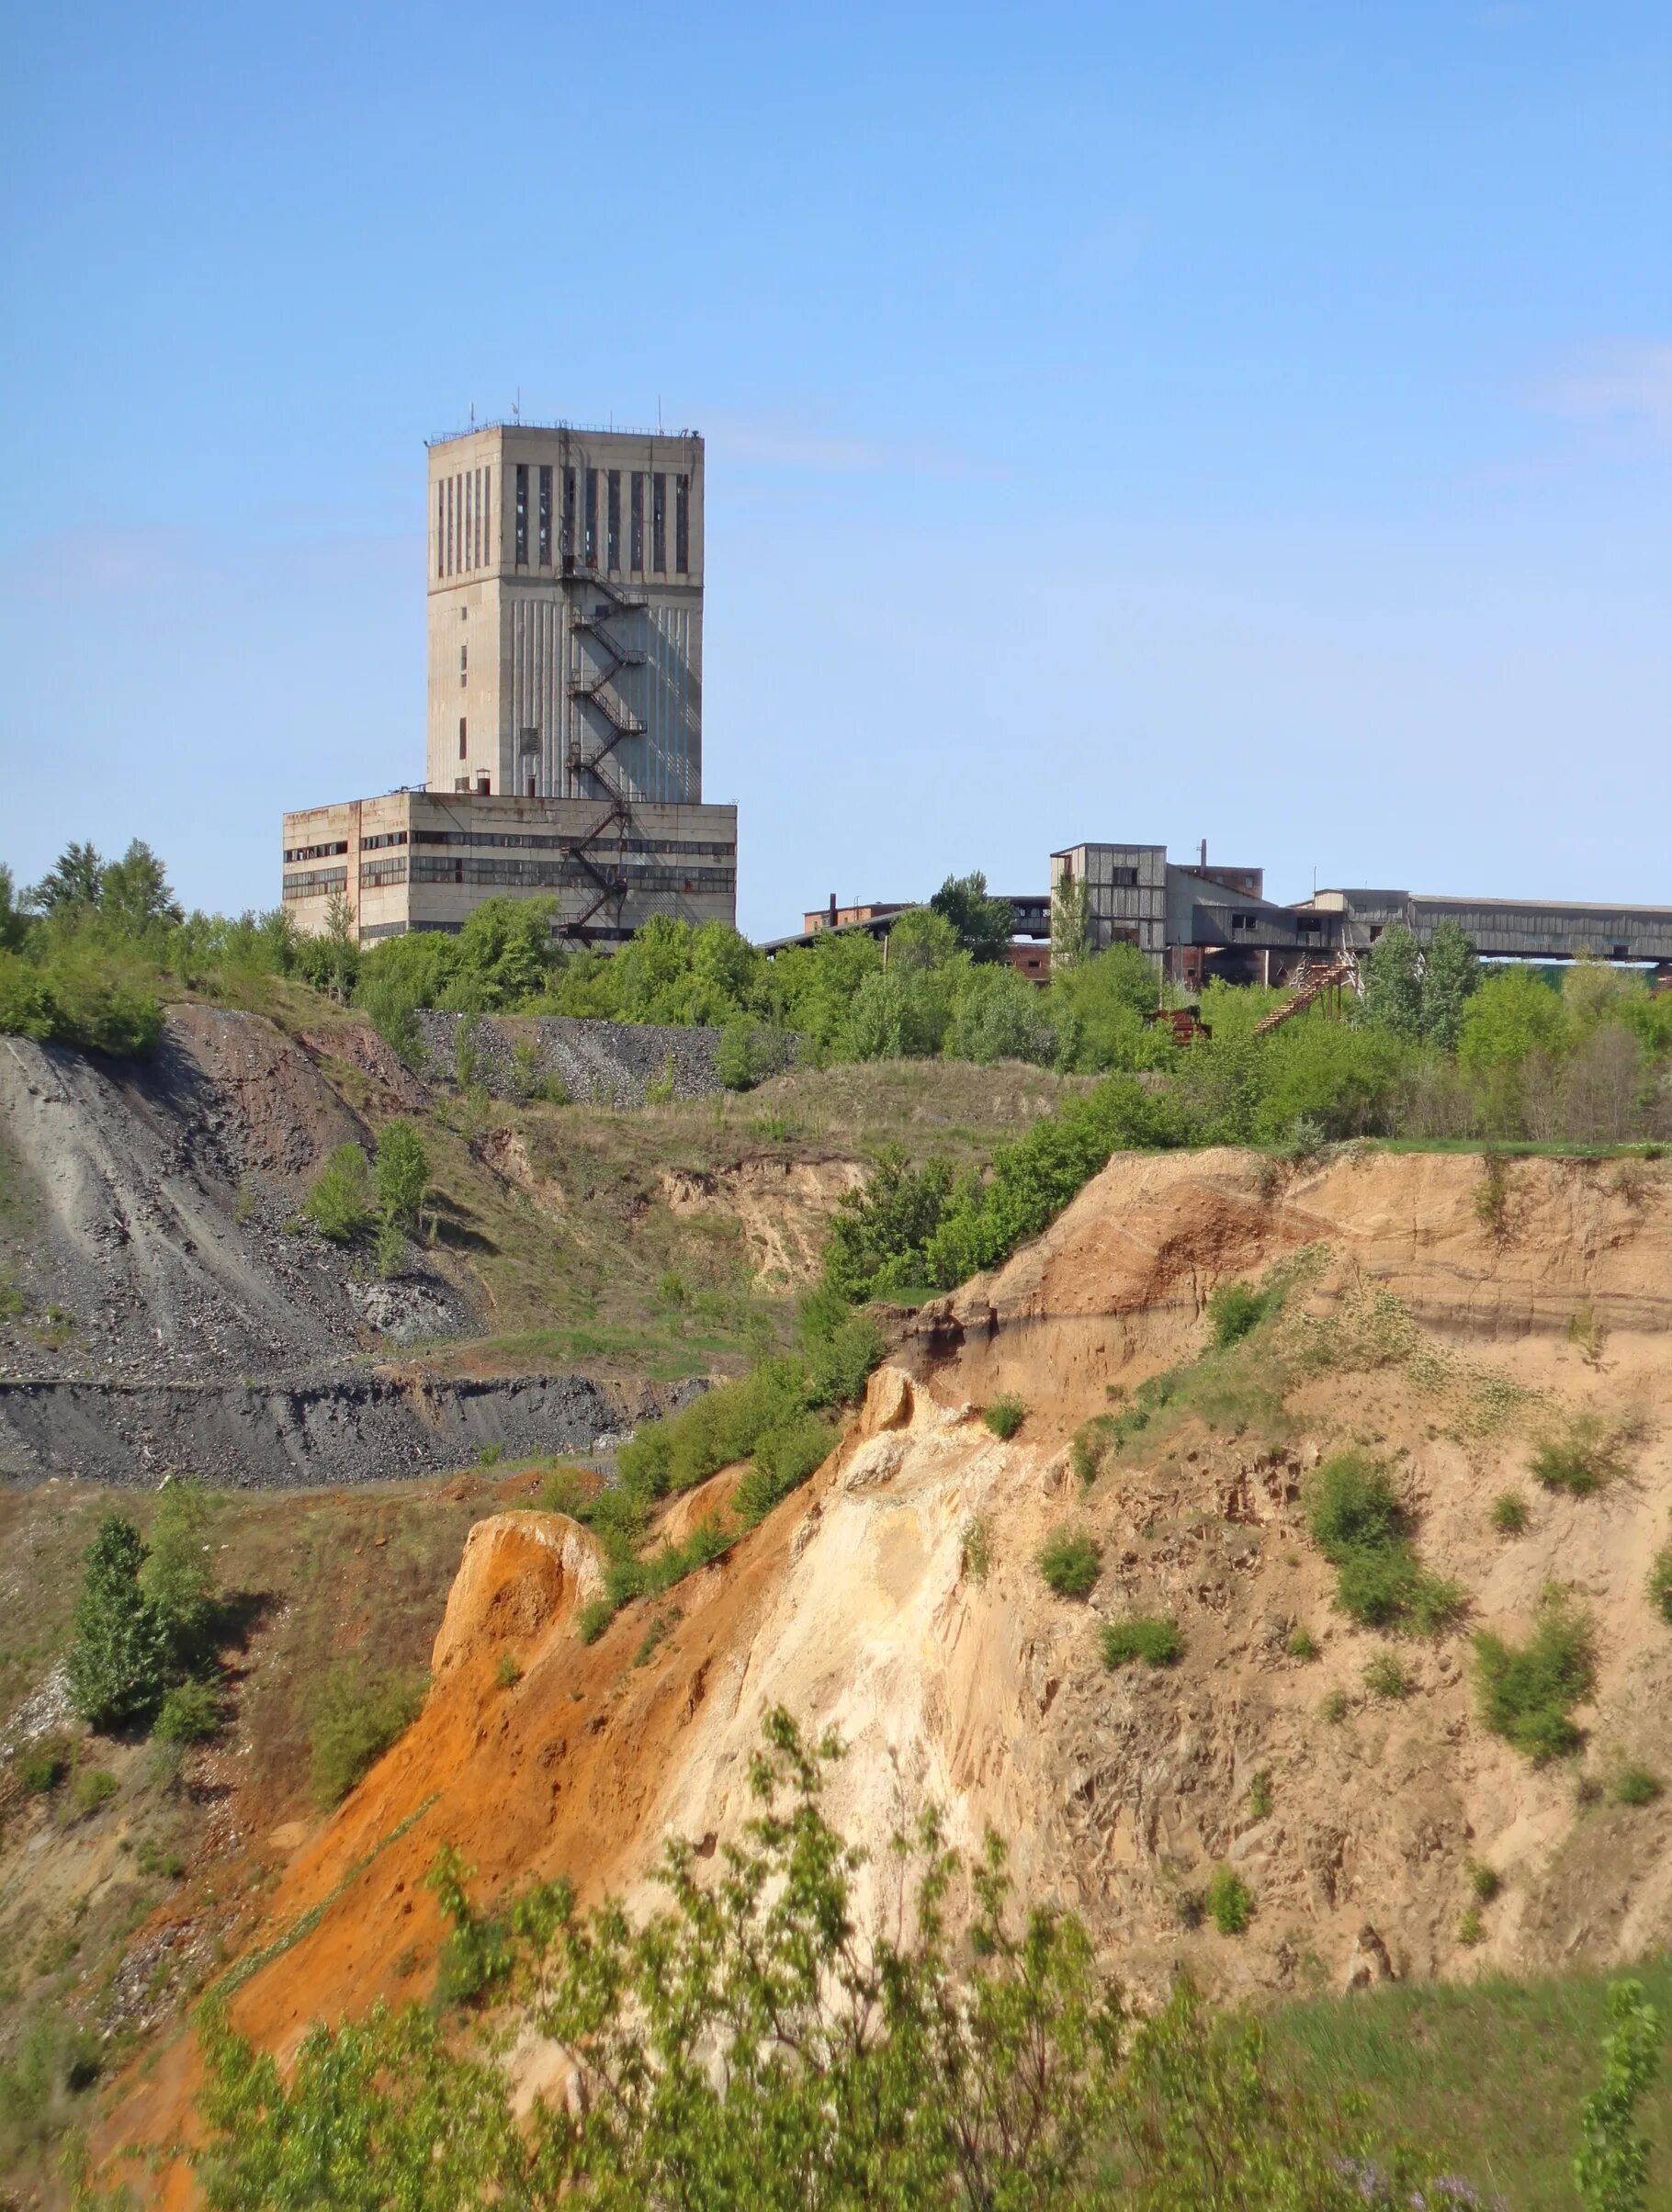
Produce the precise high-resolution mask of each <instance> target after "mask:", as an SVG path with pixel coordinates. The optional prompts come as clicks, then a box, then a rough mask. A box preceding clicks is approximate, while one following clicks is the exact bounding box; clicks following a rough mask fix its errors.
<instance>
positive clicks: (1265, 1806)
mask: <svg viewBox="0 0 1672 2212" xmlns="http://www.w3.org/2000/svg"><path fill="white" fill-rule="evenodd" d="M1276 1801H1277V1800H1276V1799H1275V1797H1274V1796H1273V1795H1272V1790H1271V1773H1270V1770H1269V1769H1268V1768H1266V1767H1264V1766H1262V1767H1261V1768H1260V1772H1259V1773H1258V1774H1257V1775H1256V1776H1255V1777H1254V1779H1253V1780H1252V1781H1251V1782H1250V1783H1249V1784H1248V1811H1250V1812H1251V1813H1252V1814H1253V1816H1254V1818H1255V1819H1256V1820H1257V1821H1269V1820H1270V1819H1271V1808H1272V1806H1273V1805H1274V1804H1275V1803H1276Z"/></svg>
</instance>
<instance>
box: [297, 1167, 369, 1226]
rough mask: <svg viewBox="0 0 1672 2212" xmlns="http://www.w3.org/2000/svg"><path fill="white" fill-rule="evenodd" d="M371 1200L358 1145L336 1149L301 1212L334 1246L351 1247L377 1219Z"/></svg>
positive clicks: (366, 1175)
mask: <svg viewBox="0 0 1672 2212" xmlns="http://www.w3.org/2000/svg"><path fill="white" fill-rule="evenodd" d="M373 1197H374V1191H373V1186H372V1179H371V1173H370V1170H369V1169H368V1168H367V1164H366V1155H365V1153H364V1152H362V1151H361V1149H360V1147H359V1146H358V1145H339V1146H337V1148H336V1150H335V1151H334V1152H333V1154H332V1155H331V1157H330V1158H329V1159H328V1160H327V1161H326V1162H325V1165H324V1166H323V1168H321V1170H320V1172H319V1175H318V1176H317V1178H316V1179H315V1180H314V1184H313V1188H312V1189H311V1191H309V1193H308V1195H307V1197H306V1198H305V1199H303V1201H302V1202H301V1207H300V1212H301V1214H302V1218H303V1219H304V1220H305V1221H311V1223H312V1224H313V1225H314V1227H315V1228H316V1229H317V1230H318V1231H319V1233H320V1235H321V1236H328V1237H329V1238H330V1239H331V1241H332V1243H333V1244H352V1243H353V1242H354V1240H355V1239H356V1237H357V1236H364V1235H365V1234H366V1232H367V1229H369V1228H370V1226H371V1225H372V1222H373V1220H374V1219H375V1218H376V1209H375V1207H374V1204H373Z"/></svg>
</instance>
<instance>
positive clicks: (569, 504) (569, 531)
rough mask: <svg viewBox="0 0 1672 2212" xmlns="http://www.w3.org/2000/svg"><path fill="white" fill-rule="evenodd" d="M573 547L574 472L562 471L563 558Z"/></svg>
mask: <svg viewBox="0 0 1672 2212" xmlns="http://www.w3.org/2000/svg"><path fill="white" fill-rule="evenodd" d="M574 549H575V472H574V470H573V469H572V468H566V469H564V471H563V553H564V556H565V558H567V557H568V556H570V555H571V554H572V553H573V552H574Z"/></svg>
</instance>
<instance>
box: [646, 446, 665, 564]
mask: <svg viewBox="0 0 1672 2212" xmlns="http://www.w3.org/2000/svg"><path fill="white" fill-rule="evenodd" d="M650 567H651V569H652V570H654V571H655V573H656V574H657V575H658V576H665V575H666V574H667V572H668V480H667V478H666V477H665V476H663V475H661V472H660V471H659V472H658V473H657V474H656V475H655V476H653V477H652V478H651V479H650Z"/></svg>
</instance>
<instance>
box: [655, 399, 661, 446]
mask: <svg viewBox="0 0 1672 2212" xmlns="http://www.w3.org/2000/svg"><path fill="white" fill-rule="evenodd" d="M656 434H657V436H658V437H661V392H658V393H657V395H656Z"/></svg>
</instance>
